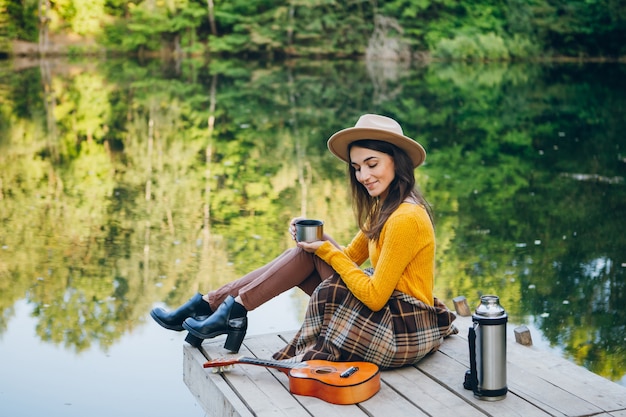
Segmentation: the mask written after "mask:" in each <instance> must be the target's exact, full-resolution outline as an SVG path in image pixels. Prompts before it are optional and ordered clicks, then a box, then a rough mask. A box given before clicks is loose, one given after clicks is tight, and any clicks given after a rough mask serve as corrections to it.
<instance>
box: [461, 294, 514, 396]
mask: <svg viewBox="0 0 626 417" xmlns="http://www.w3.org/2000/svg"><path fill="white" fill-rule="evenodd" d="M507 319H508V317H507V314H506V312H505V311H504V308H502V306H501V305H500V299H499V298H498V297H497V296H495V295H483V296H482V297H480V305H479V306H478V307H477V308H476V311H475V312H474V314H473V315H472V323H473V326H472V327H470V329H469V334H468V341H469V354H470V370H469V371H467V372H466V373H465V381H464V383H463V386H464V387H465V389H471V390H473V391H474V397H476V398H478V399H480V400H486V401H497V400H501V399H503V398H504V397H505V396H506V393H507V391H508V388H507V386H506V323H507Z"/></svg>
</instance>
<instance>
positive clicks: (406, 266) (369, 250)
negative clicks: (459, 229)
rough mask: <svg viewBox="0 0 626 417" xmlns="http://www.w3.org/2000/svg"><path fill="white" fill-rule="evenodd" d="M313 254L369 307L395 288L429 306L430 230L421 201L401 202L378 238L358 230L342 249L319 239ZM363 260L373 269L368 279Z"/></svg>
mask: <svg viewBox="0 0 626 417" xmlns="http://www.w3.org/2000/svg"><path fill="white" fill-rule="evenodd" d="M315 254H316V255H317V256H319V257H320V258H322V259H323V260H324V261H326V263H328V264H329V265H330V266H332V267H333V269H334V270H335V271H337V273H339V275H340V276H341V278H342V279H343V281H344V282H345V283H346V285H347V286H348V288H349V289H350V291H351V292H352V293H353V294H354V295H355V296H356V297H357V298H358V299H359V300H361V302H363V304H365V305H366V306H367V307H369V308H370V309H371V310H373V311H378V310H380V309H381V308H383V307H384V306H385V304H387V301H388V300H389V297H390V296H391V294H392V293H393V291H394V290H399V291H401V292H403V293H405V294H409V295H412V296H413V297H415V298H417V299H418V300H421V301H423V302H424V303H426V304H427V305H430V306H432V305H433V304H434V299H433V287H434V259H435V233H434V230H433V227H432V223H431V221H430V218H429V217H428V213H427V212H426V209H425V208H424V207H422V206H420V205H416V204H410V203H402V204H400V206H399V207H398V209H396V211H395V212H393V214H392V215H391V216H389V219H387V222H386V223H385V225H384V226H383V229H382V231H381V234H380V238H379V239H378V242H376V241H374V240H368V239H367V237H366V236H365V234H363V232H361V231H359V233H357V235H356V236H355V237H354V239H353V240H352V242H350V244H349V245H348V246H347V247H345V248H343V250H342V249H339V248H337V247H336V246H334V245H333V244H332V243H331V242H324V244H322V246H320V247H319V248H318V249H317V251H315ZM368 258H369V259H370V261H371V264H372V266H373V267H374V274H373V275H372V276H371V277H370V276H368V275H367V274H366V273H365V272H363V270H362V269H361V268H360V265H361V264H363V262H365V261H366V260H367V259H368Z"/></svg>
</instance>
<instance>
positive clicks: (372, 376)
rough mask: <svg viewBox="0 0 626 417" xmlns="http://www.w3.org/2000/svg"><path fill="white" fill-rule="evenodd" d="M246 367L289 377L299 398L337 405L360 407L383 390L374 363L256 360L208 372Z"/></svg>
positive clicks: (220, 362) (216, 363)
mask: <svg viewBox="0 0 626 417" xmlns="http://www.w3.org/2000/svg"><path fill="white" fill-rule="evenodd" d="M236 363H244V364H249V365H260V366H265V367H268V368H277V369H279V370H281V371H283V372H284V373H285V374H287V376H288V377H289V391H290V392H291V393H292V394H296V395H306V396H309V397H317V398H319V399H321V400H324V401H327V402H329V403H333V404H356V403H360V402H362V401H365V400H367V399H369V398H371V397H372V396H373V395H374V394H376V393H377V392H378V390H379V389H380V372H379V370H378V366H376V365H375V364H373V363H370V362H331V361H324V360H310V361H304V362H299V363H287V364H285V363H282V362H279V361H266V360H259V359H255V358H240V359H237V360H214V361H208V362H207V363H205V364H204V367H205V368H211V367H223V366H228V365H234V364H236Z"/></svg>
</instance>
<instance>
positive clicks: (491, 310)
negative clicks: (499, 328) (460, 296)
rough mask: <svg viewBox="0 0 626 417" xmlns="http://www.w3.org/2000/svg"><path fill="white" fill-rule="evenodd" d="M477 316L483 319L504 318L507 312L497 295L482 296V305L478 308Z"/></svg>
mask: <svg viewBox="0 0 626 417" xmlns="http://www.w3.org/2000/svg"><path fill="white" fill-rule="evenodd" d="M476 315H477V316H481V317H500V316H504V315H505V311H504V308H502V306H501V305H500V298H499V297H498V296H496V295H483V296H481V297H480V305H479V306H478V307H476Z"/></svg>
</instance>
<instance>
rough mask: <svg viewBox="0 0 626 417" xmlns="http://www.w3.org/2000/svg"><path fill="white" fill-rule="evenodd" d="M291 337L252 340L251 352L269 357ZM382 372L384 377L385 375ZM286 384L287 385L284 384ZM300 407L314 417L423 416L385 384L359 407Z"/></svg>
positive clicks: (306, 400)
mask: <svg viewBox="0 0 626 417" xmlns="http://www.w3.org/2000/svg"><path fill="white" fill-rule="evenodd" d="M292 337H293V334H292V333H281V334H280V338H271V339H270V338H265V337H264V338H257V339H255V341H254V342H255V347H254V349H253V350H254V352H255V353H258V354H259V355H260V357H265V358H267V357H271V355H272V354H273V353H274V352H276V351H277V350H279V349H280V348H282V347H283V346H285V343H286V342H288V341H289V340H291V338H292ZM386 372H389V371H385V372H383V374H385V373H386ZM286 383H288V382H287V381H286ZM298 398H299V399H300V401H302V402H303V405H305V407H306V408H307V409H308V410H309V411H311V412H312V413H313V415H315V416H324V417H329V416H337V417H344V416H364V415H371V416H385V415H388V416H394V417H404V416H406V417H421V416H426V414H424V413H422V412H421V411H420V410H419V409H418V408H417V407H415V405H414V404H413V403H411V402H410V401H408V400H407V399H406V398H404V397H402V396H401V395H399V394H398V393H397V392H396V391H395V390H394V389H393V388H392V387H390V386H389V385H388V384H384V383H381V389H380V391H379V392H378V393H377V394H376V395H374V396H373V397H372V398H370V399H369V400H367V401H363V402H362V403H360V404H358V405H337V404H329V403H327V402H325V401H322V400H320V399H317V398H312V397H298Z"/></svg>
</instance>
